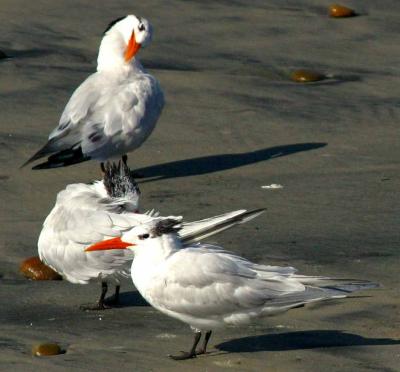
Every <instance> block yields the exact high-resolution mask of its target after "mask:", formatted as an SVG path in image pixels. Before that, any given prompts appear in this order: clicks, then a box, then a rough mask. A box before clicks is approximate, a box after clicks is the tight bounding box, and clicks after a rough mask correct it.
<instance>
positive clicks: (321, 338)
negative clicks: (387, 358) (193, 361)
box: [215, 330, 400, 353]
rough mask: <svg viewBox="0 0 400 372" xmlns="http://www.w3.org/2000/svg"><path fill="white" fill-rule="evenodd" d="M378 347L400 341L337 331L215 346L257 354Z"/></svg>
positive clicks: (289, 334)
mask: <svg viewBox="0 0 400 372" xmlns="http://www.w3.org/2000/svg"><path fill="white" fill-rule="evenodd" d="M379 345H380V346H382V345H400V340H395V339H391V338H367V337H363V336H360V335H356V334H353V333H346V332H342V331H336V330H333V331H332V330H313V331H304V332H286V333H278V334H267V335H260V336H249V337H241V338H236V339H233V340H230V341H226V342H223V343H221V344H218V345H215V347H216V348H217V349H218V350H220V351H225V352H230V353H254V352H257V351H288V350H305V349H318V348H328V347H346V346H379Z"/></svg>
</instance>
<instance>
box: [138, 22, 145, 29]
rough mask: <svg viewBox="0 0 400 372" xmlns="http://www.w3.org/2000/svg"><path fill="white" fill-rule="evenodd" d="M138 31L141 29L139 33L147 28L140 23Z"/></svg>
mask: <svg viewBox="0 0 400 372" xmlns="http://www.w3.org/2000/svg"><path fill="white" fill-rule="evenodd" d="M138 29H139V31H144V30H145V29H146V27H144V24H143V23H139V27H138Z"/></svg>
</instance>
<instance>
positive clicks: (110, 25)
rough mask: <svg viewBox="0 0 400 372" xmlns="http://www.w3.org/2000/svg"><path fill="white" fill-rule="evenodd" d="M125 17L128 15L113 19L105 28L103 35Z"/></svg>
mask: <svg viewBox="0 0 400 372" xmlns="http://www.w3.org/2000/svg"><path fill="white" fill-rule="evenodd" d="M124 18H126V16H123V17H119V18H117V19H114V20H113V21H111V22H110V23H109V24H108V26H107V28H106V29H105V30H104V32H103V35H105V34H106V32H107V31H109V30H110V29H111V28H112V26H114V25H115V24H116V23H118V22H119V21H122V20H123V19H124Z"/></svg>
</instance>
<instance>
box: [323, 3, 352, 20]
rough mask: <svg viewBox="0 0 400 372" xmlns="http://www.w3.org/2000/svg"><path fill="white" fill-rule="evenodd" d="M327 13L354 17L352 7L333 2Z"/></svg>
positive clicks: (338, 16)
mask: <svg viewBox="0 0 400 372" xmlns="http://www.w3.org/2000/svg"><path fill="white" fill-rule="evenodd" d="M329 15H330V16H331V17H334V18H343V17H354V16H355V15H356V13H355V11H354V10H353V9H350V8H348V7H347V6H343V5H339V4H333V5H331V6H330V7H329Z"/></svg>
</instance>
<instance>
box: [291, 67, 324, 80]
mask: <svg viewBox="0 0 400 372" xmlns="http://www.w3.org/2000/svg"><path fill="white" fill-rule="evenodd" d="M290 78H291V79H292V80H293V81H295V82H297V83H311V82H313V81H320V80H324V79H325V78H326V76H325V75H324V74H321V73H319V72H317V71H312V70H296V71H293V72H292V73H291V74H290Z"/></svg>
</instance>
